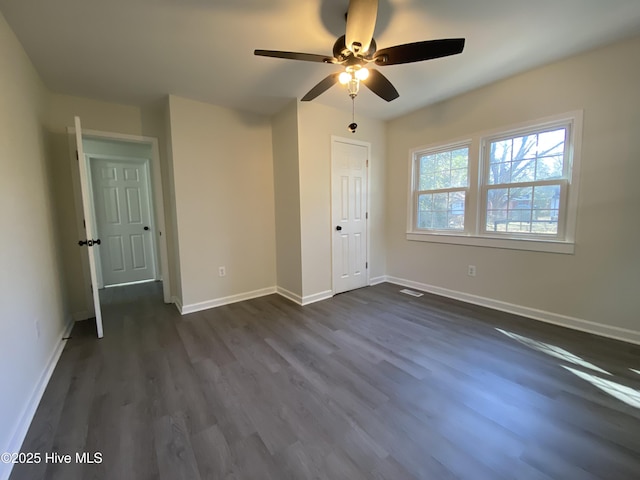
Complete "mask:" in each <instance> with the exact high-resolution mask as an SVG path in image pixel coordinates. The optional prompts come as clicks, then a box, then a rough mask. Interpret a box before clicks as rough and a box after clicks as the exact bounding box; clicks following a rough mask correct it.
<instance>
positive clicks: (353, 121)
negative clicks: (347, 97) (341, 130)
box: [347, 95, 358, 133]
mask: <svg viewBox="0 0 640 480" xmlns="http://www.w3.org/2000/svg"><path fill="white" fill-rule="evenodd" d="M357 128H358V124H357V123H356V96H355V95H351V123H350V124H349V125H348V126H347V129H348V130H349V131H350V132H351V133H356V129H357Z"/></svg>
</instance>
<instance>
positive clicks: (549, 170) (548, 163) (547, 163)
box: [536, 155, 563, 180]
mask: <svg viewBox="0 0 640 480" xmlns="http://www.w3.org/2000/svg"><path fill="white" fill-rule="evenodd" d="M562 160H563V157H562V155H556V156H555V157H542V158H539V159H538V162H537V165H536V180H549V179H552V178H561V177H562Z"/></svg>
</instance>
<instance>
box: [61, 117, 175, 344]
mask: <svg viewBox="0 0 640 480" xmlns="http://www.w3.org/2000/svg"><path fill="white" fill-rule="evenodd" d="M69 133H70V134H75V139H73V135H70V141H72V140H73V149H72V150H76V152H75V155H72V157H73V160H72V161H73V168H72V175H73V177H74V178H73V184H74V190H75V199H76V213H77V217H78V232H79V235H80V237H79V238H80V239H84V241H81V242H80V244H82V243H84V246H86V247H88V253H89V254H88V255H82V257H81V258H82V262H83V272H84V280H85V281H84V284H85V296H86V298H87V305H88V309H87V312H85V315H83V317H84V318H87V319H89V318H95V319H96V327H97V333H98V337H102V331H103V330H102V328H103V327H102V306H105V307H107V308H108V310H111V307H112V305H113V303H114V300H116V299H117V298H119V297H120V298H126V297H128V296H130V295H132V294H133V295H135V296H138V295H140V293H141V292H146V294H147V295H149V296H150V299H152V300H153V301H164V303H171V293H170V292H171V286H170V276H169V266H168V265H169V263H168V251H167V240H166V229H165V215H164V201H163V190H162V177H161V171H160V158H159V150H158V140H157V139H156V138H153V137H143V136H135V135H123V134H116V133H111V132H100V131H93V130H82V129H81V126H80V119H79V118H77V117H76V126H75V129H71V128H70V129H69ZM141 284H149V286H148V287H145V288H140V287H139V285H141ZM136 287H137V288H136ZM78 319H82V318H78ZM107 320H108V318H107Z"/></svg>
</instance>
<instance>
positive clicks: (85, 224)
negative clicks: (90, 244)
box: [82, 218, 87, 229]
mask: <svg viewBox="0 0 640 480" xmlns="http://www.w3.org/2000/svg"><path fill="white" fill-rule="evenodd" d="M82 226H83V227H84V228H85V229H86V228H87V222H85V221H84V218H83V219H82Z"/></svg>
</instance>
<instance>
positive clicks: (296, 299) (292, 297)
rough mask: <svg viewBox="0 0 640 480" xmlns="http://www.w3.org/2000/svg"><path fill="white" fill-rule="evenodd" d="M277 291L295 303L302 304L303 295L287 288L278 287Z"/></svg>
mask: <svg viewBox="0 0 640 480" xmlns="http://www.w3.org/2000/svg"><path fill="white" fill-rule="evenodd" d="M276 293H277V294H278V295H280V296H282V297H284V298H286V299H287V300H291V301H292V302H293V303H297V304H298V305H302V297H301V296H300V295H298V294H297V293H293V292H291V291H289V290H287V289H286V288H282V287H276Z"/></svg>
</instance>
